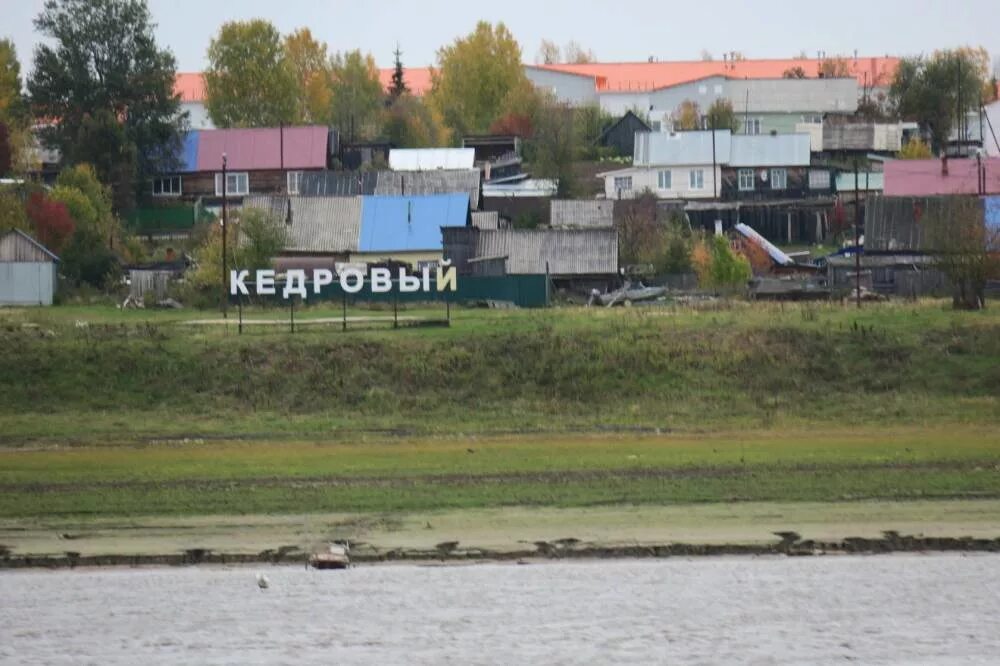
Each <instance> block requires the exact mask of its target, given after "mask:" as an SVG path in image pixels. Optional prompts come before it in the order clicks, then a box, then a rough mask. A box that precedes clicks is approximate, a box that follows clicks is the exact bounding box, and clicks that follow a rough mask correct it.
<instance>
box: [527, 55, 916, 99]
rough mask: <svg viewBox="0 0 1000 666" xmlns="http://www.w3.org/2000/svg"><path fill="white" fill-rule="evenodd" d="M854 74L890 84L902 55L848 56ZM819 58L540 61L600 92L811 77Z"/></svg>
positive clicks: (863, 82)
mask: <svg viewBox="0 0 1000 666" xmlns="http://www.w3.org/2000/svg"><path fill="white" fill-rule="evenodd" d="M845 60H846V62H847V65H848V68H849V70H850V73H851V75H852V76H855V77H857V79H858V83H859V84H861V85H868V86H871V85H873V82H874V85H877V86H888V85H889V83H890V82H891V79H892V76H893V74H894V73H895V72H896V66H897V65H898V64H899V58H889V57H885V58H857V59H854V58H845ZM822 62H823V61H822V60H820V59H818V58H790V59H775V60H738V61H735V62H733V61H730V62H726V61H722V60H691V61H676V62H610V63H587V64H580V65H561V64H560V65H540V67H544V68H546V69H552V70H556V71H561V72H569V73H572V74H583V75H586V76H593V77H594V78H595V79H596V82H597V89H598V90H599V91H601V92H613V91H618V90H622V91H629V90H656V89H657V88H664V87H667V86H675V85H677V84H680V83H687V82H689V81H697V80H698V79H703V78H706V77H709V76H726V77H729V78H732V79H780V78H782V76H783V75H784V73H785V71H786V70H788V69H792V68H794V67H801V68H802V71H804V72H805V73H806V76H807V77H808V78H817V77H818V76H819V68H820V64H821V63H822Z"/></svg>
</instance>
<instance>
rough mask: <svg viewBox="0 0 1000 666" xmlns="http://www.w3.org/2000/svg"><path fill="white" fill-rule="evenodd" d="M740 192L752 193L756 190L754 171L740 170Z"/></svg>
mask: <svg viewBox="0 0 1000 666" xmlns="http://www.w3.org/2000/svg"><path fill="white" fill-rule="evenodd" d="M739 177H740V192H751V191H753V189H754V182H753V169H740V172H739Z"/></svg>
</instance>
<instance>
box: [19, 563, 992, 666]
mask: <svg viewBox="0 0 1000 666" xmlns="http://www.w3.org/2000/svg"><path fill="white" fill-rule="evenodd" d="M258 571H260V572H263V573H264V574H265V575H266V576H267V577H268V579H269V582H270V586H269V588H268V589H266V590H260V589H259V588H258V586H257V583H256V574H257V572H258ZM850 661H854V662H858V663H865V664H872V663H879V664H907V665H909V664H997V663H1000V556H992V555H967V556H965V555H892V556H873V557H847V556H844V557H817V558H771V557H768V558H717V559H716V558H711V559H709V558H702V559H698V558H692V559H679V558H678V559H669V560H658V561H654V560H613V561H588V562H567V563H543V564H531V565H528V566H518V565H515V564H482V565H470V566H450V567H427V566H413V565H389V566H371V567H356V568H354V569H351V570H349V571H340V572H336V571H333V572H319V571H306V570H304V569H303V568H299V567H287V566H282V567H261V568H178V569H138V570H131V569H106V570H99V569H90V570H75V571H56V572H50V571H23V572H0V663H4V664H8V663H9V664H130V665H131V664H140V665H142V666H149V665H151V664H308V663H326V664H442V663H452V664H610V663H636V664H664V663H672V664H676V663H683V664H688V663H690V664H732V663H755V664H818V663H838V664H840V663H845V662H850Z"/></svg>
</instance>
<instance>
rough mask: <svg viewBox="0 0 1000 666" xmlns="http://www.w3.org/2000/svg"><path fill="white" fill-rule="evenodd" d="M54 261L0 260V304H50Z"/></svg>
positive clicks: (53, 290) (53, 280)
mask: <svg viewBox="0 0 1000 666" xmlns="http://www.w3.org/2000/svg"><path fill="white" fill-rule="evenodd" d="M55 291H56V265H55V263H54V262H51V261H46V262H31V263H27V262H14V261H5V262H0V305H52V297H53V295H54V294H55Z"/></svg>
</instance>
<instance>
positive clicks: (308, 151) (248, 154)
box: [194, 125, 329, 171]
mask: <svg viewBox="0 0 1000 666" xmlns="http://www.w3.org/2000/svg"><path fill="white" fill-rule="evenodd" d="M195 134H196V136H197V141H198V148H197V154H198V158H197V167H196V168H195V169H194V170H195V171H221V170H222V155H223V154H225V155H226V157H227V158H228V167H229V170H230V171H251V170H258V169H282V168H284V169H325V168H326V156H327V141H328V136H329V130H328V129H327V128H326V127H321V126H318V125H313V126H307V127H285V128H278V127H264V128H256V129H216V130H200V131H198V132H196V133H195ZM282 146H283V147H284V148H283V150H282ZM282 154H283V155H284V158H283V159H282Z"/></svg>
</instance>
